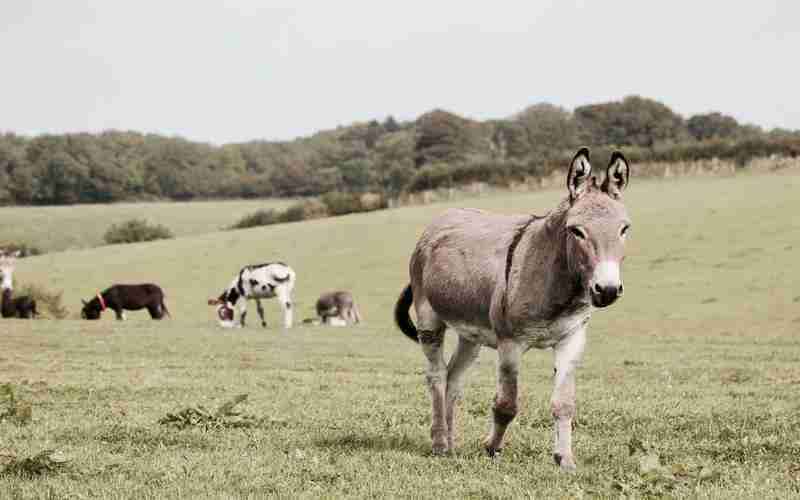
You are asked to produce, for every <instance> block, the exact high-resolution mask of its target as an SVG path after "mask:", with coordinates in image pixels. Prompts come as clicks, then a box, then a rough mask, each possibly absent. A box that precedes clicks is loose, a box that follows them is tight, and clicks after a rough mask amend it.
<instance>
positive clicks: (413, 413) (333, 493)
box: [0, 166, 800, 499]
mask: <svg viewBox="0 0 800 500" xmlns="http://www.w3.org/2000/svg"><path fill="white" fill-rule="evenodd" d="M634 172H635V166H634ZM799 192H800V175H798V174H796V173H795V174H784V175H774V176H768V175H740V176H737V177H734V178H715V179H711V178H708V179H700V178H693V179H678V180H669V181H638V180H637V179H636V178H635V177H634V178H633V180H632V183H631V186H630V189H629V192H628V193H627V194H626V203H627V205H628V210H629V213H630V215H631V217H632V218H633V228H632V231H631V233H630V236H629V240H628V252H627V255H628V256H627V259H626V260H625V265H624V279H625V296H624V297H623V298H622V299H621V301H620V302H619V303H617V304H615V305H614V306H613V307H611V308H609V309H605V310H602V311H598V312H597V313H596V314H595V316H594V317H593V319H592V321H591V323H590V331H589V345H588V348H587V352H586V356H585V359H584V363H583V366H582V368H581V370H580V372H579V375H578V400H579V410H578V411H579V417H578V419H577V424H576V429H575V443H574V449H575V454H576V459H577V462H578V467H579V469H578V472H577V473H576V474H564V473H561V472H560V471H559V470H558V468H557V467H556V466H555V465H554V464H553V461H552V458H551V456H550V451H551V449H550V447H551V443H552V438H551V419H550V416H549V397H550V390H551V380H550V379H551V374H552V365H551V356H552V355H551V353H549V352H544V351H530V352H529V353H528V354H527V355H526V357H525V359H524V362H523V367H522V376H521V383H522V384H523V390H522V394H523V396H522V411H521V414H520V416H519V417H518V418H517V420H515V421H514V423H513V424H512V427H511V429H510V431H509V432H510V434H509V438H510V439H509V442H508V445H507V448H506V449H505V450H504V452H503V454H502V457H501V458H500V459H498V460H490V459H488V458H486V457H484V456H483V454H482V451H481V448H480V446H479V443H480V440H481V438H482V437H483V435H484V433H485V432H486V431H487V429H488V426H489V421H490V414H491V410H490V408H491V399H492V397H493V394H494V359H495V353H494V352H493V351H492V350H490V349H485V350H484V351H483V352H482V354H481V358H480V363H479V366H478V367H477V368H476V369H475V370H474V372H473V376H472V377H471V378H470V381H469V383H468V386H467V390H466V395H465V399H464V401H463V404H462V409H461V413H460V418H459V420H460V427H461V432H460V434H461V441H460V446H459V448H458V450H457V451H456V452H455V453H454V454H452V455H451V456H447V457H434V456H431V454H430V452H429V444H430V441H429V408H430V407H429V403H428V395H427V390H426V387H425V384H424V374H423V371H424V362H423V356H422V354H421V352H420V350H419V348H418V346H416V345H415V344H413V343H411V342H409V341H408V340H407V339H406V338H405V337H404V336H403V335H402V334H401V333H400V332H399V331H398V330H396V328H395V327H394V326H393V325H392V322H391V309H392V306H393V304H394V301H395V299H396V297H397V294H398V293H399V292H400V290H401V288H402V287H403V286H404V285H405V283H406V282H407V262H408V256H409V255H410V252H411V250H412V248H413V246H414V243H415V240H416V237H417V236H418V235H419V233H420V232H421V231H422V229H423V227H424V225H425V224H426V223H427V222H428V221H429V220H430V219H431V217H432V216H433V215H435V214H437V213H438V212H440V211H442V210H443V209H445V208H446V207H449V206H463V205H469V206H474V207H480V208H486V209H492V210H496V211H502V212H509V213H510V212H530V213H543V212H545V211H547V210H548V209H549V208H550V207H552V206H553V205H554V204H555V203H556V201H557V200H558V199H559V198H560V197H561V196H562V195H563V193H562V192H561V191H547V192H541V193H535V194H494V195H492V196H490V197H486V198H477V199H470V200H469V201H468V202H455V203H447V204H436V205H428V206H420V207H410V208H403V209H397V210H386V211H381V212H374V213H370V214H360V215H351V216H346V217H339V218H333V219H325V220H315V221H308V222H302V223H295V224H285V225H277V226H270V227H266V228H259V229H250V230H240V231H229V232H212V233H206V234H192V235H191V236H185V237H179V238H177V239H174V240H169V241H159V242H153V243H147V244H133V245H125V246H114V247H99V248H92V249H83V250H70V251H64V252H59V253H50V254H47V255H43V256H40V257H34V258H29V259H23V260H21V261H20V262H19V266H18V270H17V276H16V278H17V280H18V281H19V282H23V283H40V284H43V285H45V286H47V287H48V288H52V289H58V290H63V292H64V300H65V303H66V304H67V306H68V307H69V308H70V310H71V312H72V315H73V317H74V316H75V315H77V313H78V308H79V304H80V299H81V298H88V297H90V296H91V295H92V294H94V293H96V292H97V291H98V290H100V289H102V288H104V287H106V286H108V285H110V284H112V283H115V282H144V281H153V282H157V283H159V284H160V285H162V287H163V288H164V290H165V291H166V294H167V304H168V306H169V308H170V309H171V311H172V314H173V318H172V319H171V320H165V321H163V322H153V321H151V320H149V318H148V316H147V314H146V312H142V313H131V314H129V318H130V319H129V321H127V322H124V323H120V322H116V321H114V320H113V319H112V317H113V314H111V313H106V315H105V317H104V318H103V319H102V320H101V321H98V322H86V321H80V320H77V319H68V320H62V321H52V320H39V321H33V322H23V321H12V320H3V321H0V383H4V382H8V383H11V384H12V388H13V390H14V391H15V394H16V396H17V398H19V399H20V400H21V401H23V402H24V403H26V404H30V405H31V419H30V422H29V423H27V424H26V425H23V424H22V423H19V422H17V421H16V420H15V419H14V418H12V417H8V418H5V419H2V420H0V469H2V467H3V464H4V463H6V464H13V463H16V462H15V461H18V460H19V459H22V458H24V457H31V456H34V455H36V454H37V453H39V452H41V451H42V450H57V451H58V452H59V453H60V455H61V456H63V457H64V459H65V460H67V462H66V463H65V464H62V465H61V466H60V467H55V466H53V468H52V470H45V471H44V472H42V473H41V474H39V475H26V474H25V473H24V470H26V469H22V470H23V472H19V470H20V469H19V468H13V467H11V466H8V465H7V466H6V471H7V472H6V473H4V474H0V497H3V498H208V497H211V498H264V497H281V498H318V497H325V498H336V497H361V498H364V497H369V498H387V497H404V498H512V497H513V498H585V497H614V498H618V497H634V498H640V497H659V496H668V497H683V498H686V497H690V498H726V499H727V498H791V497H796V496H797V495H798V494H800V413H799V412H800V341H799V340H798V333H800V267H798V264H797V262H798V255H800V254H799V252H800V217H798V215H797V212H798V209H800V204H798V193H799ZM217 205H219V206H220V207H223V206H226V203H219V204H217ZM137 206H138V205H137ZM146 206H147V205H141V207H146ZM160 207H161V209H160V210H159V211H157V212H156V213H159V214H160V217H161V219H158V220H157V221H158V222H161V223H165V224H167V225H168V226H169V225H170V223H169V220H175V221H182V222H181V223H180V224H178V223H177V222H176V223H175V225H174V227H173V230H176V232H177V231H178V230H179V227H183V228H187V229H186V230H185V231H183V234H188V233H198V232H203V231H204V230H205V231H208V230H212V229H214V228H217V227H219V226H222V225H225V224H227V223H229V222H231V221H232V220H234V219H236V218H237V216H238V215H239V214H234V213H232V211H229V210H228V211H225V210H221V209H220V210H215V208H214V207H215V204H213V203H207V204H206V203H198V204H189V205H177V204H165V205H160ZM242 207H243V210H242V211H243V212H246V211H251V210H252V209H254V208H255V205H254V204H252V205H247V207H246V208H244V204H243V205H242ZM112 208H115V207H112ZM3 210H17V211H19V212H18V213H21V214H25V211H26V210H32V211H35V210H39V209H3ZM3 210H0V217H7V213H5V212H3ZM52 210H56V209H52ZM63 210H64V212H63V214H64V218H63V219H58V217H57V216H55V215H54V216H53V217H52V218H51V219H50V221H49V224H50V226H49V227H50V233H51V234H49V235H47V237H48V238H49V240H48V241H52V242H56V241H61V242H63V241H67V240H69V239H70V238H72V237H73V236H72V235H73V234H74V233H81V232H83V233H84V234H86V235H90V234H95V235H99V234H101V233H102V231H101V230H100V229H104V228H105V226H106V225H107V224H108V223H110V222H112V221H110V220H107V217H96V218H94V223H96V224H97V225H100V226H101V227H100V228H98V229H97V232H96V233H94V232H92V230H91V228H87V227H84V226H86V225H87V224H91V222H90V223H87V221H92V220H93V218H92V217H88V218H87V217H83V218H77V219H76V218H71V217H70V215H69V214H70V212H69V210H70V209H69V208H67V209H63ZM75 210H76V213H77V210H85V209H84V208H83V207H80V208H79V209H75ZM173 210H175V211H176V213H172V211H173ZM218 212H226V213H225V217H224V218H222V217H220V218H219V219H215V222H212V221H211V220H210V219H211V217H212V216H213V217H219V213H218ZM53 213H55V212H53ZM151 213H152V212H151ZM23 217H24V215H23ZM123 218H125V217H123ZM98 219H99V220H102V224H100V222H98ZM3 227H4V228H5V227H6V226H5V223H4V225H3ZM171 227H172V226H171ZM189 227H193V228H194V229H192V230H188V228H189ZM204 228H205V229H204ZM14 230H15V231H22V232H20V233H19V234H20V236H25V235H27V234H28V233H26V232H25V230H24V228H22V229H20V228H15V229H14ZM30 231H31V232H30V234H31V235H32V234H35V233H34V231H39V229H37V228H35V227H32V228H30ZM87 238H88V236H87ZM32 243H36V241H35V240H34V241H32ZM70 246H75V245H73V244H66V245H62V248H63V247H70ZM87 246H89V245H87ZM56 247H57V245H55V243H54V244H53V248H56ZM271 260H284V261H286V262H288V263H290V264H291V265H292V266H293V267H294V268H295V269H296V271H297V273H298V282H297V289H296V319H297V320H298V322H299V320H301V319H302V318H304V317H309V316H311V314H312V311H313V305H314V301H315V299H316V297H317V296H318V295H319V293H320V292H322V291H325V290H330V289H335V288H344V289H349V290H352V291H353V293H354V295H355V297H356V299H357V301H358V303H359V306H360V309H361V312H362V314H363V316H364V319H365V324H363V325H361V326H358V327H354V328H323V327H302V326H298V327H296V328H293V329H292V330H290V331H288V332H284V331H282V330H280V329H279V328H278V326H277V325H278V324H279V308H278V306H277V304H275V303H267V304H266V306H267V315H268V321H270V327H269V328H267V329H262V328H260V327H258V326H256V325H257V322H256V321H255V310H254V309H255V307H254V306H252V307H251V316H250V319H251V321H250V325H249V326H248V327H247V328H245V329H236V330H222V329H220V328H219V327H217V326H216V324H215V322H214V314H213V310H212V308H210V307H208V306H207V305H206V304H205V302H206V299H207V298H208V297H210V296H212V295H216V294H218V293H219V292H220V290H221V289H222V288H223V287H224V286H225V285H226V284H227V283H228V282H229V281H230V280H231V278H232V277H233V275H234V273H236V272H237V271H238V269H239V268H240V267H241V265H243V264H246V263H257V262H266V261H271ZM451 341H452V339H451ZM239 394H247V395H248V399H247V401H245V402H243V403H241V404H240V405H239V406H238V407H237V409H238V411H240V412H241V413H242V415H240V416H239V417H231V418H230V420H225V419H220V420H219V421H215V422H213V423H211V424H207V425H202V424H200V423H198V424H197V425H194V424H193V423H191V422H190V423H188V424H186V425H184V426H183V428H176V427H174V426H169V425H162V424H159V419H161V418H162V417H165V416H166V415H167V414H169V413H172V414H176V413H177V412H180V411H181V410H184V409H186V408H192V407H197V406H198V405H201V406H203V407H205V408H207V409H209V410H210V411H214V409H216V408H217V407H218V406H220V405H222V404H223V403H225V402H226V401H228V400H230V399H231V398H233V397H234V396H236V395H239ZM3 411H4V407H3V406H2V393H0V415H2V414H3ZM13 471H16V472H13Z"/></svg>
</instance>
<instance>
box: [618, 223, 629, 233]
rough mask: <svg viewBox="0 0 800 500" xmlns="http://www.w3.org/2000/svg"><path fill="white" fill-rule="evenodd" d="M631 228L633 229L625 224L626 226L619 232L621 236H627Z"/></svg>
mask: <svg viewBox="0 0 800 500" xmlns="http://www.w3.org/2000/svg"><path fill="white" fill-rule="evenodd" d="M630 227H631V226H630V224H625V225H624V226H622V229H620V230H619V235H620V236H625V235H626V234H627V233H628V229H630Z"/></svg>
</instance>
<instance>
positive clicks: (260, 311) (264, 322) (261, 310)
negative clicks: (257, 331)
mask: <svg viewBox="0 0 800 500" xmlns="http://www.w3.org/2000/svg"><path fill="white" fill-rule="evenodd" d="M256 310H257V311H258V316H259V317H260V318H261V326H263V327H264V328H266V327H267V320H265V319H264V308H263V307H261V301H260V300H259V299H256Z"/></svg>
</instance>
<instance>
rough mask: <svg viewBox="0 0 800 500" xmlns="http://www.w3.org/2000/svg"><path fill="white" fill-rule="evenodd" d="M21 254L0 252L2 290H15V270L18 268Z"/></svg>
mask: <svg viewBox="0 0 800 500" xmlns="http://www.w3.org/2000/svg"><path fill="white" fill-rule="evenodd" d="M20 255H21V252H20V251H19V250H17V251H16V252H9V253H5V252H3V251H2V250H0V276H2V284H0V288H1V289H3V290H11V289H12V288H13V281H12V280H13V276H14V269H15V268H16V267H17V257H19V256H20Z"/></svg>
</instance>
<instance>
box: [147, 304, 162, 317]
mask: <svg viewBox="0 0 800 500" xmlns="http://www.w3.org/2000/svg"><path fill="white" fill-rule="evenodd" d="M147 312H149V313H150V317H151V318H152V319H162V318H163V317H164V311H163V310H162V309H161V305H159V304H156V305H149V306H147Z"/></svg>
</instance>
